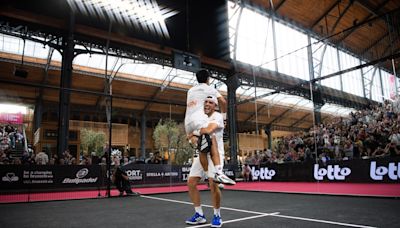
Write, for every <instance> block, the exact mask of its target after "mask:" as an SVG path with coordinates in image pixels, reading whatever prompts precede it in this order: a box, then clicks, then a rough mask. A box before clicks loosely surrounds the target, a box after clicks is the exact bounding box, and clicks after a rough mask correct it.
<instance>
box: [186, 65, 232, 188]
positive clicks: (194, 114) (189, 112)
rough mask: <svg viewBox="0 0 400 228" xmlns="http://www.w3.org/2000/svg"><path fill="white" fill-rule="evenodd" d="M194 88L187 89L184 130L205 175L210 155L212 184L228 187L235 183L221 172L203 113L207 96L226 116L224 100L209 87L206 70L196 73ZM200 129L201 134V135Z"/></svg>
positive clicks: (207, 121) (212, 139) (206, 117)
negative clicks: (212, 173) (212, 174)
mask: <svg viewBox="0 0 400 228" xmlns="http://www.w3.org/2000/svg"><path fill="white" fill-rule="evenodd" d="M196 78H197V82H198V83H199V84H198V85H196V86H193V87H192V88H190V89H189V91H188V93H187V100H186V105H187V107H186V115H185V130H186V134H187V135H188V137H189V141H190V143H191V144H192V145H196V153H195V154H196V155H197V154H198V153H199V158H200V162H201V165H202V167H203V170H204V172H205V173H207V171H208V161H207V155H208V153H210V154H211V160H212V162H213V164H214V166H215V170H216V173H215V176H214V178H213V179H214V182H216V183H223V184H228V185H234V184H236V182H235V181H233V180H232V179H230V178H229V177H227V176H226V175H225V174H224V173H223V170H222V168H223V167H222V165H221V160H220V156H219V153H218V147H217V141H216V138H215V134H211V135H209V134H207V133H205V132H207V130H206V129H207V128H208V127H209V124H210V122H209V119H208V116H207V115H206V114H205V113H204V101H205V100H206V98H207V97H208V96H214V97H216V98H217V99H218V103H219V107H220V111H221V112H222V113H223V115H225V116H226V110H227V108H226V100H225V98H224V97H223V96H222V95H221V94H220V93H219V92H218V91H217V90H216V89H215V88H213V87H211V86H210V85H209V80H210V73H209V72H208V71H207V70H200V71H198V72H197V73H196ZM201 129H202V133H204V134H201Z"/></svg>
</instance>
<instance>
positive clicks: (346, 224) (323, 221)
mask: <svg viewBox="0 0 400 228" xmlns="http://www.w3.org/2000/svg"><path fill="white" fill-rule="evenodd" d="M141 197H143V198H148V199H154V200H161V201H167V202H174V203H181V204H187V205H193V204H192V203H191V202H186V201H181V200H173V199H165V198H159V197H153V196H144V195H141ZM201 206H203V207H210V208H213V206H211V205H206V204H202V205H201ZM221 209H225V210H230V211H237V212H244V213H251V214H257V215H259V217H264V216H273V217H281V218H287V219H295V220H303V221H309V222H317V223H326V224H333V225H339V226H348V227H359V228H376V227H374V226H366V225H358V224H352V223H343V222H334V221H329V220H320V219H312V218H303V217H297V216H289V215H281V214H279V212H273V213H262V212H258V211H249V210H242V209H236V208H230V207H221ZM252 217H254V216H252ZM247 218H250V217H247ZM230 221H232V220H230ZM224 223H226V222H224ZM207 225H209V224H207Z"/></svg>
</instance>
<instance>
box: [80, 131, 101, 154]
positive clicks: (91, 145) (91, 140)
mask: <svg viewBox="0 0 400 228" xmlns="http://www.w3.org/2000/svg"><path fill="white" fill-rule="evenodd" d="M105 142H106V135H105V134H104V132H100V131H99V132H96V131H92V130H89V129H86V128H84V129H82V130H81V151H87V153H89V154H90V153H91V152H95V153H96V155H97V156H99V157H100V156H102V153H103V146H104V143H105Z"/></svg>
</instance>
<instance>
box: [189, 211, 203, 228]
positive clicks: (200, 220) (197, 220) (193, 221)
mask: <svg viewBox="0 0 400 228" xmlns="http://www.w3.org/2000/svg"><path fill="white" fill-rule="evenodd" d="M206 222H207V220H206V217H205V216H204V215H200V214H199V213H197V212H196V214H194V215H193V217H192V218H190V219H188V220H186V224H190V225H197V224H204V223H206Z"/></svg>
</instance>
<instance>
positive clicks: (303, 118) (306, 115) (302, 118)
mask: <svg viewBox="0 0 400 228" xmlns="http://www.w3.org/2000/svg"><path fill="white" fill-rule="evenodd" d="M309 115H311V113H307V114H305V115H304V116H303V117H301V118H300V119H298V120H296V122H294V123H293V124H292V125H290V127H295V126H296V125H297V124H299V123H301V122H302V121H303V120H305V119H306V118H307V117H308V116H309Z"/></svg>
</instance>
